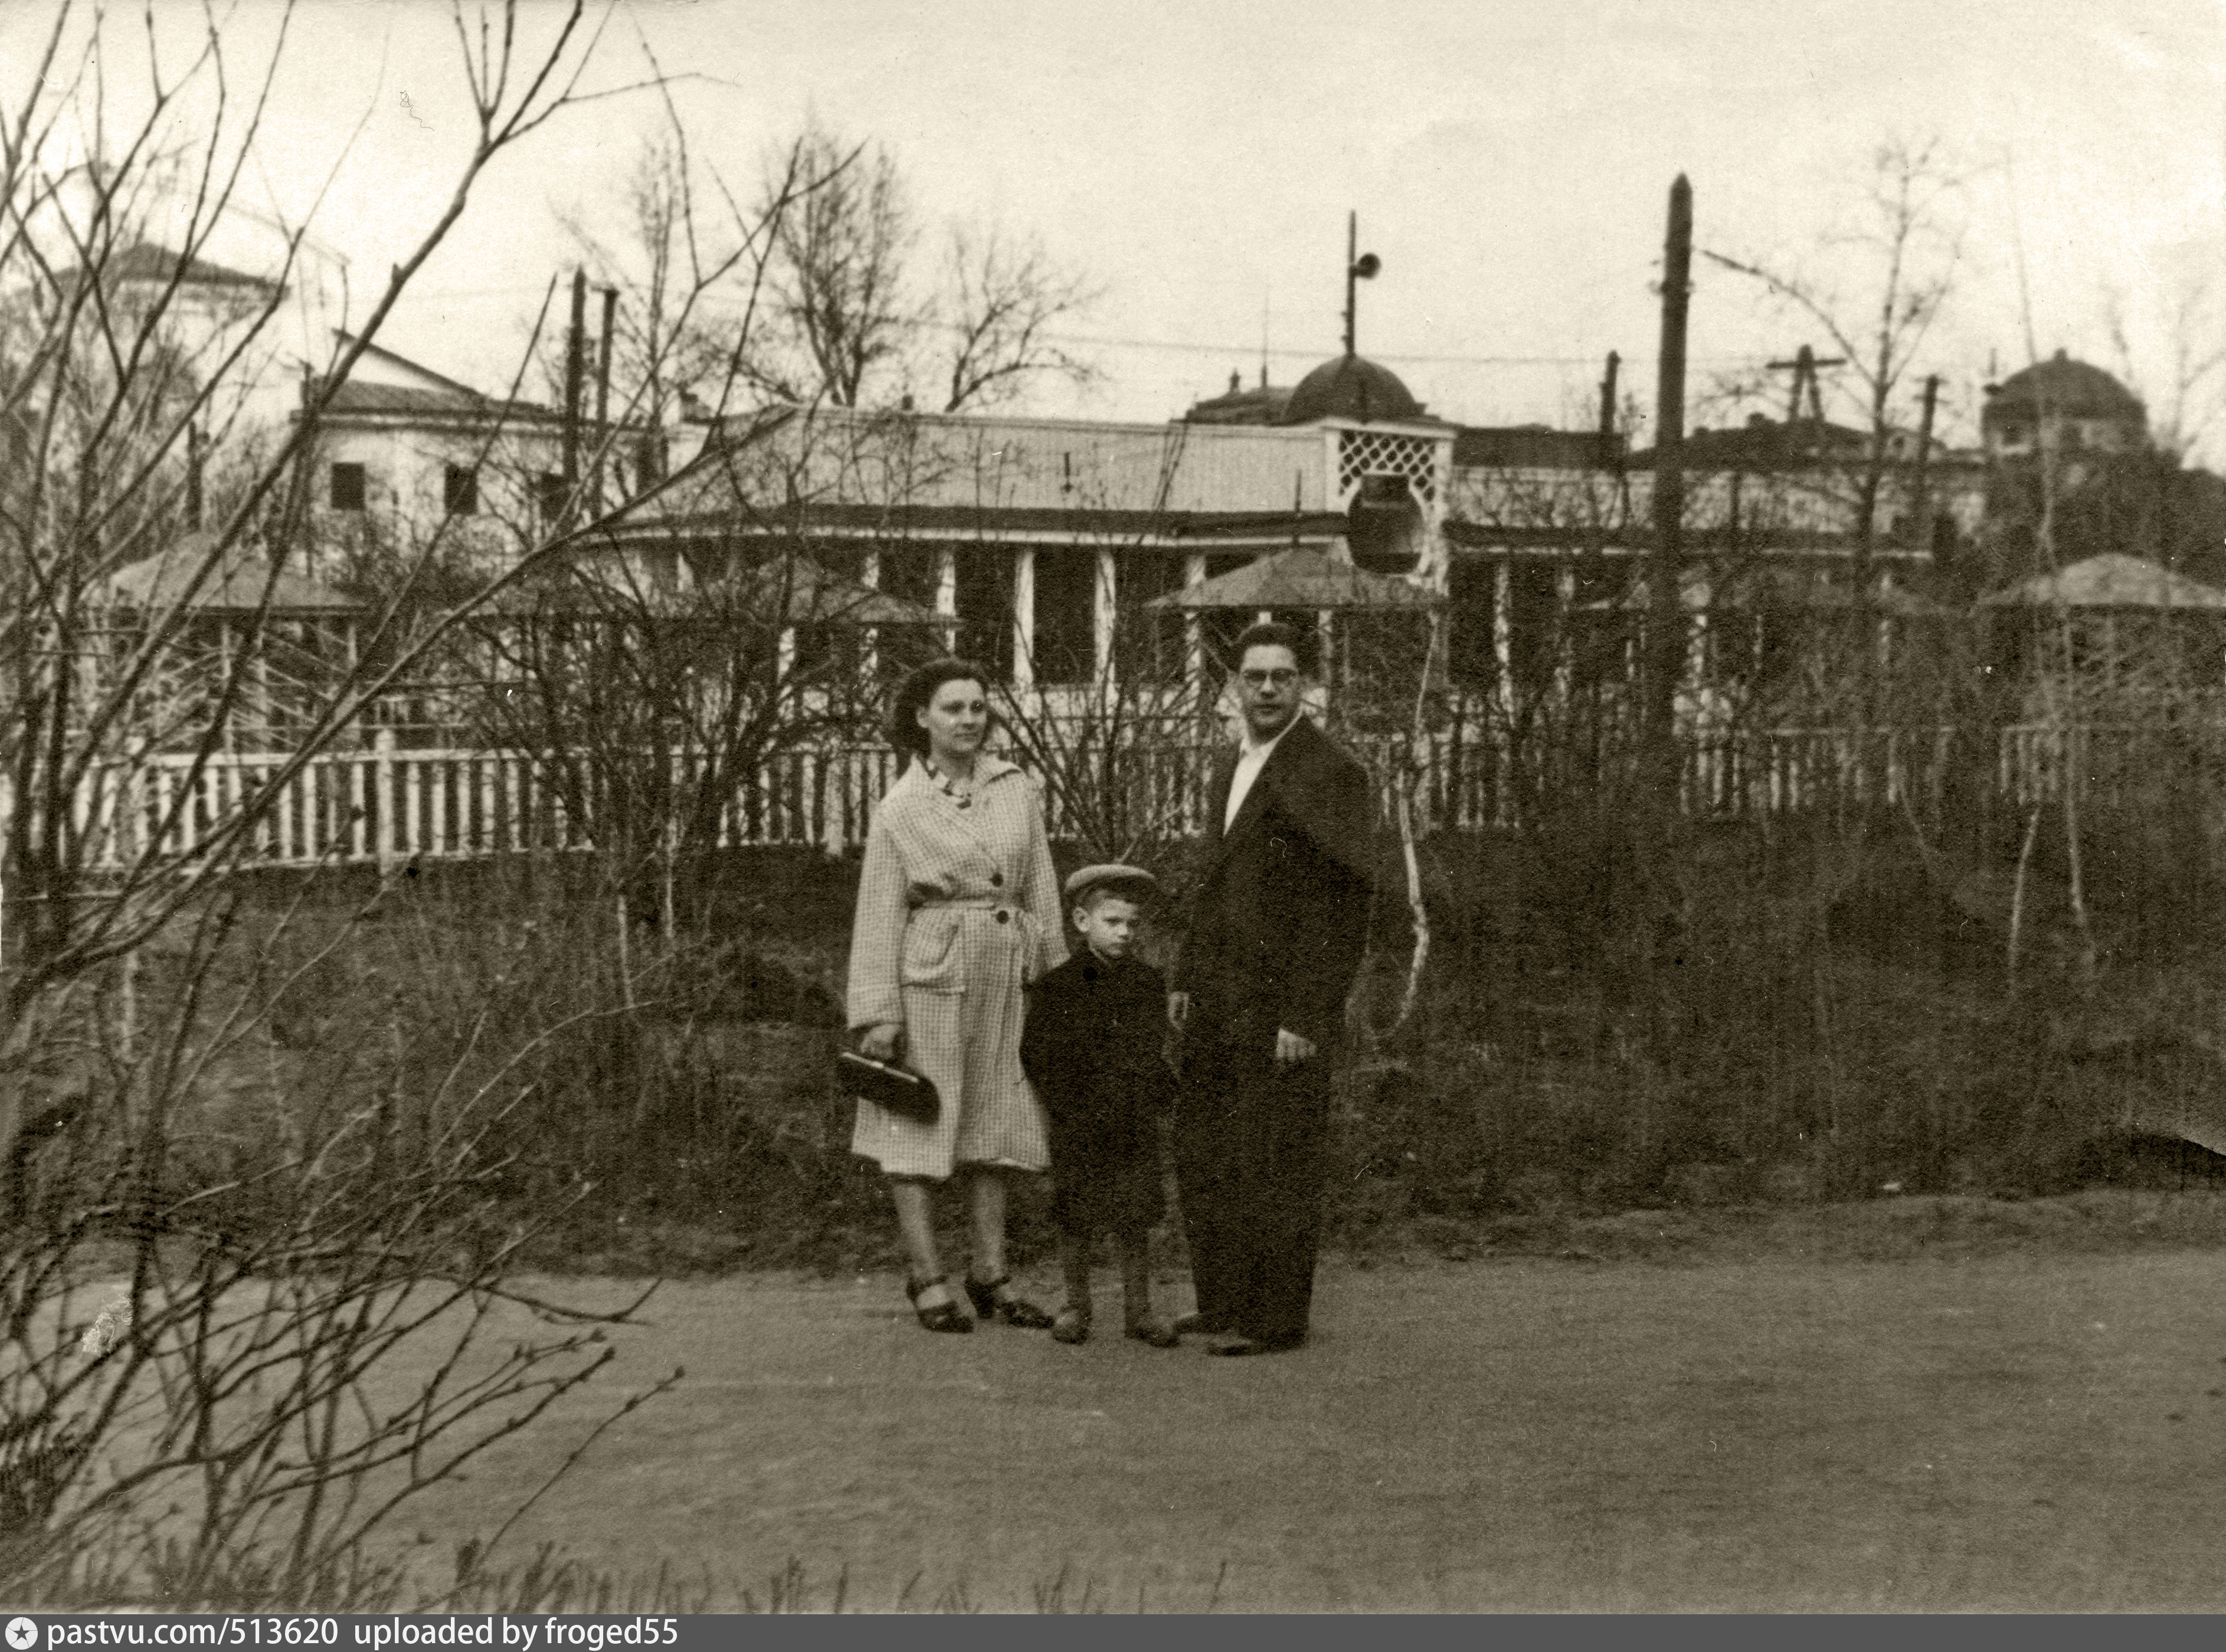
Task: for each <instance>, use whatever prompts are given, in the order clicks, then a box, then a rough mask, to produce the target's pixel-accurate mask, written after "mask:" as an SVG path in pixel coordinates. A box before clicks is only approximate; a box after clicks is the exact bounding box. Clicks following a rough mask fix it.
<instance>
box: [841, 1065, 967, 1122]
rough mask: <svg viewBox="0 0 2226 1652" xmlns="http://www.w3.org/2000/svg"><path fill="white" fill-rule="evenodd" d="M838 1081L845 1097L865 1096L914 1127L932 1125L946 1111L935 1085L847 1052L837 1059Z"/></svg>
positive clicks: (910, 1072)
mask: <svg viewBox="0 0 2226 1652" xmlns="http://www.w3.org/2000/svg"><path fill="white" fill-rule="evenodd" d="M835 1077H836V1080H837V1081H838V1082H839V1083H841V1084H842V1086H843V1093H844V1094H845V1095H849V1096H862V1097H863V1098H864V1099H865V1100H867V1101H869V1102H873V1104H874V1106H876V1107H885V1108H887V1109H888V1110H889V1111H890V1112H892V1113H894V1114H895V1115H898V1116H899V1117H900V1118H907V1119H911V1120H912V1121H914V1122H915V1123H919V1124H932V1123H934V1122H935V1121H936V1117H937V1115H938V1114H940V1113H941V1112H942V1110H943V1098H942V1097H941V1096H938V1095H937V1094H936V1093H935V1086H934V1085H933V1084H932V1083H929V1082H928V1081H927V1080H926V1079H925V1078H923V1077H920V1076H919V1074H918V1073H916V1072H914V1071H913V1070H912V1069H911V1068H909V1067H900V1066H898V1065H896V1064H894V1062H887V1061H875V1060H874V1058H872V1057H871V1056H862V1055H860V1054H859V1053H858V1052H856V1051H855V1050H845V1051H843V1052H842V1053H841V1054H840V1055H838V1056H836V1058H835Z"/></svg>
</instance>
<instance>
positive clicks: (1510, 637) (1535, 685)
mask: <svg viewBox="0 0 2226 1652" xmlns="http://www.w3.org/2000/svg"><path fill="white" fill-rule="evenodd" d="M1559 572H1560V570H1559V569H1556V568H1555V566H1554V565H1553V563H1551V562H1517V563H1516V564H1515V565H1514V567H1513V568H1511V569H1510V570H1509V576H1508V581H1507V670H1508V675H1509V677H1510V678H1512V679H1513V685H1514V688H1515V691H1516V693H1517V695H1519V696H1522V697H1523V699H1525V700H1530V699H1536V698H1538V697H1540V696H1543V695H1544V694H1546V693H1547V691H1548V690H1549V689H1551V688H1552V687H1553V685H1554V666H1555V661H1556V657H1557V656H1558V655H1559V653H1560V651H1561V634H1560V633H1561V626H1560V617H1561V599H1560V593H1559V592H1558V591H1557V590H1556V589H1555V586H1556V584H1557V583H1558V579H1557V576H1558V575H1559Z"/></svg>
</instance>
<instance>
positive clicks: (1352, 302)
mask: <svg viewBox="0 0 2226 1652" xmlns="http://www.w3.org/2000/svg"><path fill="white" fill-rule="evenodd" d="M1382 268H1383V259H1381V258H1379V257H1377V256H1376V255H1375V254H1374V253H1373V252H1363V251H1360V214H1359V213H1346V214H1345V354H1347V355H1351V354H1352V353H1353V348H1352V338H1353V312H1354V309H1355V308H1356V305H1357V303H1358V288H1357V287H1356V286H1355V284H1354V283H1358V282H1363V281H1373V280H1375V279H1376V272H1377V270H1381V269H1382Z"/></svg>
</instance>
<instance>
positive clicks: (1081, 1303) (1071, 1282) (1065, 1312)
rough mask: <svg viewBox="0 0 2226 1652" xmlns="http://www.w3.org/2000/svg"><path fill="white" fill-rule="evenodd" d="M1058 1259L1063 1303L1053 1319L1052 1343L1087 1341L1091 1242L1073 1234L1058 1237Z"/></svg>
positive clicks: (1088, 1330) (1088, 1335)
mask: <svg viewBox="0 0 2226 1652" xmlns="http://www.w3.org/2000/svg"><path fill="white" fill-rule="evenodd" d="M1059 1267H1060V1268H1061V1270H1062V1271H1063V1272H1064V1273H1065V1274H1066V1303H1065V1306H1063V1307H1061V1308H1060V1309H1059V1312H1058V1313H1057V1314H1056V1315H1055V1316H1054V1317H1053V1319H1052V1322H1051V1336H1052V1340H1053V1342H1063V1343H1079V1342H1088V1341H1089V1340H1090V1241H1089V1240H1088V1239H1086V1238H1084V1237H1081V1236H1078V1235H1075V1234H1070V1233H1061V1234H1060V1235H1059Z"/></svg>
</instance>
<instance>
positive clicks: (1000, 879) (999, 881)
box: [989, 872, 1005, 889]
mask: <svg viewBox="0 0 2226 1652" xmlns="http://www.w3.org/2000/svg"><path fill="white" fill-rule="evenodd" d="M989 886H990V887H991V888H992V889H1002V888H1003V887H1004V886H1005V874H1003V873H1002V872H992V873H991V874H989Z"/></svg>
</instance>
